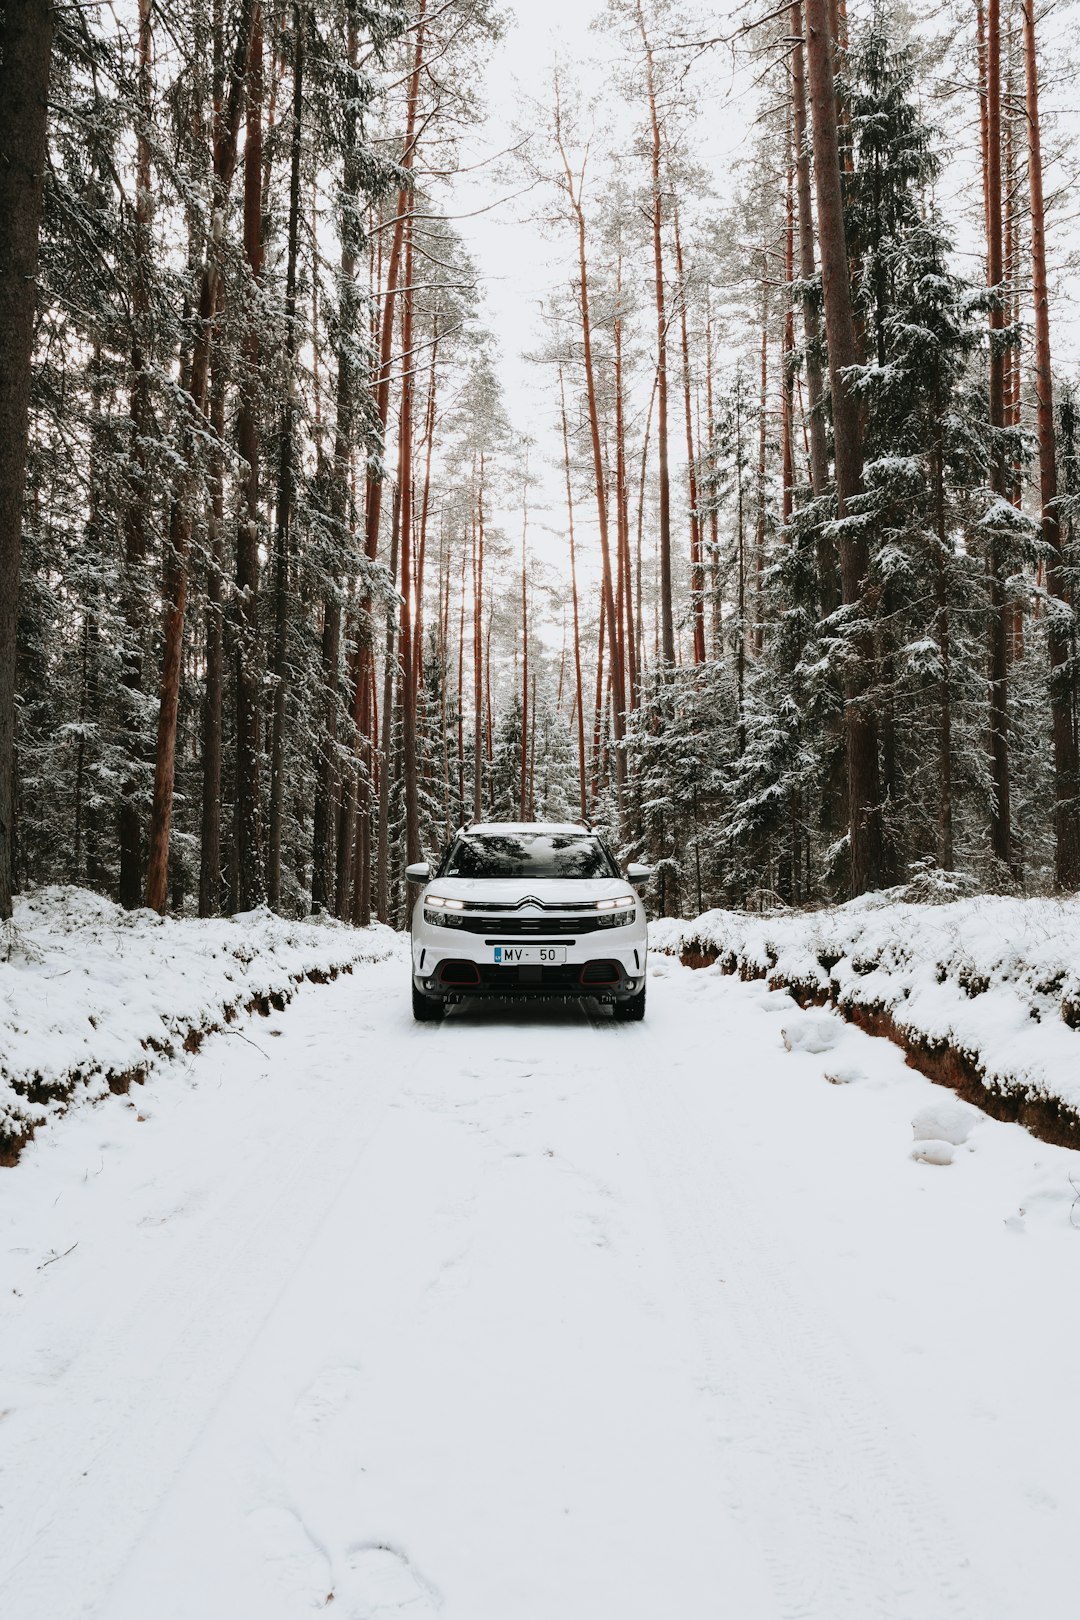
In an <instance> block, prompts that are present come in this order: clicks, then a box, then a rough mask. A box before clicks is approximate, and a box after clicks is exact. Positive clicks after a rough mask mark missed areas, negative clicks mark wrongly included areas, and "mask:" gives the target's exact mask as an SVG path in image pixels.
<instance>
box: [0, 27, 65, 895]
mask: <svg viewBox="0 0 1080 1620" xmlns="http://www.w3.org/2000/svg"><path fill="white" fill-rule="evenodd" d="M52 35H53V8H52V6H51V4H49V3H48V0H22V3H20V4H18V5H12V4H8V5H6V6H5V7H4V10H3V13H2V14H0V220H2V221H3V227H2V229H0V920H3V919H4V918H7V917H10V916H11V891H12V881H13V867H14V850H15V631H16V622H17V610H18V598H19V574H20V568H21V553H22V524H23V495H24V492H25V489H26V456H27V448H28V443H29V421H30V378H31V366H32V359H33V349H34V311H35V306H36V304H37V263H38V238H39V235H40V231H41V205H42V188H43V183H44V178H45V137H46V127H47V117H48V95H49V72H50V66H51V61H52Z"/></svg>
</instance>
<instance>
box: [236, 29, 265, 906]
mask: <svg viewBox="0 0 1080 1620" xmlns="http://www.w3.org/2000/svg"><path fill="white" fill-rule="evenodd" d="M263 88H264V87H263V17H262V5H261V3H260V0H256V5H255V11H254V22H253V25H252V33H251V58H250V62H249V64H248V78H247V121H246V139H245V143H244V258H245V260H246V262H247V268H248V283H247V289H246V297H245V306H246V308H245V315H246V320H245V325H244V339H243V372H242V376H241V384H240V409H239V412H238V415H237V424H236V440H237V449H238V450H239V453H240V459H241V461H242V462H243V463H244V466H245V469H246V470H245V472H244V475H243V478H242V481H241V488H240V496H241V500H240V515H239V521H238V523H237V526H236V621H237V622H236V816H235V836H236V870H237V894H236V904H237V908H238V910H240V911H250V910H251V909H252V908H253V907H255V906H261V905H262V904H263V902H264V901H265V899H266V890H265V887H264V884H263V871H262V839H261V836H260V816H261V806H262V790H261V774H262V773H261V769H260V766H261V745H260V730H261V725H260V719H261V716H260V712H259V710H260V702H259V698H260V692H261V688H262V671H261V668H260V664H261V652H260V643H259V454H260V443H259V411H260V403H261V397H262V392H263V379H262V377H261V375H260V371H259V361H260V352H261V347H262V345H261V342H260V332H261V330H262V311H261V309H260V307H259V295H260V291H261V283H262V268H263V239H262V187H263V140H262V118H263Z"/></svg>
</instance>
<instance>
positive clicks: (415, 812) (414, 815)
mask: <svg viewBox="0 0 1080 1620" xmlns="http://www.w3.org/2000/svg"><path fill="white" fill-rule="evenodd" d="M412 279H413V228H412V222H411V219H410V221H409V222H408V223H407V224H406V228H405V286H404V288H403V290H402V302H401V364H402V373H401V405H400V433H399V454H398V488H399V489H400V491H401V638H400V643H399V647H400V658H401V752H402V772H403V776H404V787H405V858H406V860H407V861H409V862H412V861H418V860H419V859H420V803H419V786H418V782H417V771H416V692H415V687H414V680H413V627H412V603H413V577H412V572H413V561H412V529H413V395H414V391H415V390H414V387H413V378H414V376H415V370H414V358H413V352H412V349H413V288H412Z"/></svg>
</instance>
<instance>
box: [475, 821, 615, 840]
mask: <svg viewBox="0 0 1080 1620" xmlns="http://www.w3.org/2000/svg"><path fill="white" fill-rule="evenodd" d="M458 831H459V836H460V834H463V833H468V834H469V835H470V836H471V835H472V834H474V833H481V834H483V833H492V834H499V833H580V834H581V835H582V836H583V837H585V836H587V835H588V834H590V833H592V831H593V829H592V828H591V827H586V826H585V825H584V824H583V823H582V822H580V821H476V822H473V824H472V825H471V826H469V827H461V828H459V829H458Z"/></svg>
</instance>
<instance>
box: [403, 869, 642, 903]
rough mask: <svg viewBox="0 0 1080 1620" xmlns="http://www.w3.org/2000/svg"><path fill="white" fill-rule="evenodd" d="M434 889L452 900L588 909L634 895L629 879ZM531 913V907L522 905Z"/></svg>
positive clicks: (449, 882) (497, 882) (458, 882)
mask: <svg viewBox="0 0 1080 1620" xmlns="http://www.w3.org/2000/svg"><path fill="white" fill-rule="evenodd" d="M430 888H431V890H432V892H433V893H435V894H445V895H447V896H448V897H449V898H450V899H452V900H471V901H473V902H474V903H476V902H480V903H483V902H485V901H486V902H491V903H494V904H496V905H518V904H520V902H521V901H522V900H523V899H526V898H529V899H532V900H535V901H536V902H537V906H538V908H539V907H541V906H588V905H591V904H592V903H593V901H595V900H617V899H618V898H619V897H620V896H621V895H624V894H633V892H634V890H633V887H632V885H631V884H629V883H628V882H627V880H626V879H625V878H450V877H446V878H432V880H431V885H430ZM522 910H523V911H528V910H529V907H528V906H522Z"/></svg>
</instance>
